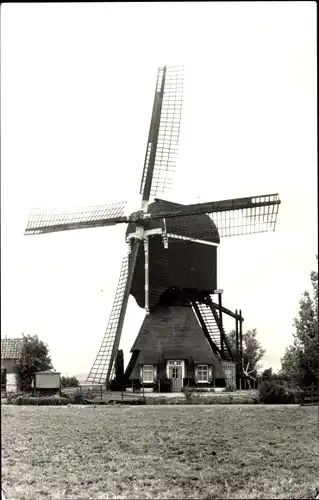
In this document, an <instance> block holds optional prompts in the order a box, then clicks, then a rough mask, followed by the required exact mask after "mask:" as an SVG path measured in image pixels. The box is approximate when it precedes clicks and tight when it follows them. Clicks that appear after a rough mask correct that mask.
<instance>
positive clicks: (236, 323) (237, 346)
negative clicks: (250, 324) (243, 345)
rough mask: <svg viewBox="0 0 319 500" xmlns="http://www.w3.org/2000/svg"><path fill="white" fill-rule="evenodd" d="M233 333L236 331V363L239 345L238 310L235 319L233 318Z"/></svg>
mask: <svg viewBox="0 0 319 500" xmlns="http://www.w3.org/2000/svg"><path fill="white" fill-rule="evenodd" d="M235 331H236V356H237V361H239V343H238V310H237V309H236V318H235Z"/></svg>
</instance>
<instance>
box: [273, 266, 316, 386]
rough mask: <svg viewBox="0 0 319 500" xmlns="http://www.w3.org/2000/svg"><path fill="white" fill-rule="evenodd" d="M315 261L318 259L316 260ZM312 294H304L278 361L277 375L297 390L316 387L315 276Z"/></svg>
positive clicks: (312, 278) (313, 276)
mask: <svg viewBox="0 0 319 500" xmlns="http://www.w3.org/2000/svg"><path fill="white" fill-rule="evenodd" d="M317 260H318V256H317ZM310 279H311V285H312V294H310V293H309V292H308V291H305V292H304V293H303V294H302V297H301V300H300V302H299V304H300V309H299V312H298V316H297V318H295V320H294V323H293V324H294V327H295V332H294V333H293V339H294V340H293V344H292V345H290V346H289V347H287V348H286V350H285V353H284V356H283V358H282V359H281V374H282V375H283V376H284V377H285V378H286V379H289V380H290V381H291V382H293V383H294V384H296V385H298V386H300V387H306V386H308V385H312V384H315V385H318V381H319V377H318V374H319V338H318V272H317V271H312V272H311V273H310Z"/></svg>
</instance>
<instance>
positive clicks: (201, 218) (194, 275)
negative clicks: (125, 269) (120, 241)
mask: <svg viewBox="0 0 319 500" xmlns="http://www.w3.org/2000/svg"><path fill="white" fill-rule="evenodd" d="M171 206H176V207H178V206H181V205H178V204H177V203H171V202H166V201H163V200H161V201H158V202H155V203H152V204H151V205H150V206H149V210H152V212H153V213H154V212H155V213H156V210H157V211H160V210H162V209H163V208H165V209H167V208H169V207H171ZM147 224H148V225H147V229H151V228H153V227H154V222H153V221H152V222H150V223H147ZM166 224H167V233H168V235H169V234H178V235H184V236H186V237H190V238H196V239H199V240H205V241H208V242H213V243H219V236H218V232H217V229H216V226H215V224H214V222H213V221H212V220H211V219H210V217H209V216H208V215H205V214H202V215H196V216H188V217H178V218H174V219H172V220H170V219H167V221H166ZM156 225H157V227H162V221H161V220H158V222H157V224H156ZM155 227H156V226H155ZM134 231H135V225H134V224H129V227H128V229H127V234H128V233H131V232H134ZM149 255H150V262H149V305H150V308H153V307H154V306H155V305H156V304H157V302H158V300H159V298H160V296H161V295H162V294H163V292H165V291H166V290H167V289H168V288H171V287H178V288H191V289H196V290H199V291H207V292H210V293H212V292H213V291H214V290H215V289H216V288H217V282H216V281H217V276H216V272H217V265H216V260H217V249H216V246H211V245H206V244H200V243H195V242H191V241H187V240H181V239H174V238H169V243H168V249H167V250H165V248H164V245H163V240H162V237H161V236H160V235H156V236H151V237H150V238H149ZM185 264H186V266H185ZM130 293H131V294H132V295H133V296H134V297H135V299H136V302H137V304H138V305H139V306H140V307H144V306H145V302H144V301H145V293H144V252H143V249H142V247H140V249H139V253H138V257H137V262H136V267H135V271H134V275H133V279H132V286H131V292H130Z"/></svg>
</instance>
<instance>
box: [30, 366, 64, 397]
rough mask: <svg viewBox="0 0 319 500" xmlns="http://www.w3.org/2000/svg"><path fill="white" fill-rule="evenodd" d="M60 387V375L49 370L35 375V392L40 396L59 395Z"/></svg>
mask: <svg viewBox="0 0 319 500" xmlns="http://www.w3.org/2000/svg"><path fill="white" fill-rule="evenodd" d="M60 387H61V373H60V372H55V371H51V370H47V371H43V372H37V373H36V374H35V386H34V388H35V390H36V391H37V392H40V393H41V394H59V393H60Z"/></svg>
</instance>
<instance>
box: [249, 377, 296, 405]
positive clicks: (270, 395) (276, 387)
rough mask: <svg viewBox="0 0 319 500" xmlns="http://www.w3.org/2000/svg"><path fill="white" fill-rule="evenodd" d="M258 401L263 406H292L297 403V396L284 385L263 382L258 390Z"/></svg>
mask: <svg viewBox="0 0 319 500" xmlns="http://www.w3.org/2000/svg"><path fill="white" fill-rule="evenodd" d="M259 400H260V402H261V403H264V404H294V403H297V402H299V395H298V391H297V390H296V389H294V388H292V387H290V386H289V385H288V384H286V383H283V382H279V381H275V380H264V381H263V382H262V383H261V385H260V388H259Z"/></svg>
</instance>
